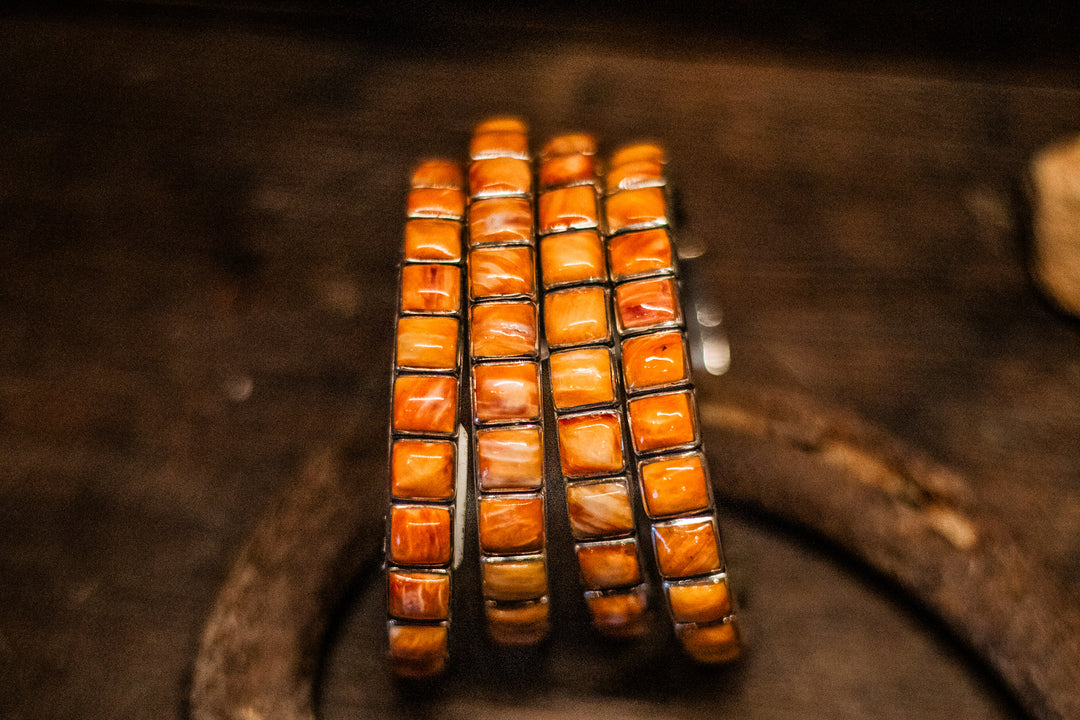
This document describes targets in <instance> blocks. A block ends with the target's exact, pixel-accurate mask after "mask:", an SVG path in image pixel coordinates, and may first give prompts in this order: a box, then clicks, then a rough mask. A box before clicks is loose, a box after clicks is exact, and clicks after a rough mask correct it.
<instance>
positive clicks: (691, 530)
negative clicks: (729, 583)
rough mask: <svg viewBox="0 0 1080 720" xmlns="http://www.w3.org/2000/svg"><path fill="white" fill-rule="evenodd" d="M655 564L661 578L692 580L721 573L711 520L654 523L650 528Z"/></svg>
mask: <svg viewBox="0 0 1080 720" xmlns="http://www.w3.org/2000/svg"><path fill="white" fill-rule="evenodd" d="M652 535H653V546H654V547H655V548H656V564H657V567H658V568H659V569H660V572H661V573H662V574H663V575H664V577H669V578H677V577H691V576H693V575H702V574H704V573H710V572H716V571H718V570H720V569H721V568H720V565H721V562H720V543H719V541H718V540H717V535H716V523H715V521H714V520H713V519H712V518H710V517H691V518H681V519H679V520H671V521H669V522H662V523H656V524H655V525H653V528H652Z"/></svg>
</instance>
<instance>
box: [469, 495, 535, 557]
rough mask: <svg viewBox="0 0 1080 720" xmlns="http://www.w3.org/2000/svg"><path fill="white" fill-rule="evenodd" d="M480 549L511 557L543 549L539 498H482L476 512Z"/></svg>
mask: <svg viewBox="0 0 1080 720" xmlns="http://www.w3.org/2000/svg"><path fill="white" fill-rule="evenodd" d="M477 517H478V524H479V527H480V530H479V535H480V548H481V550H482V551H483V552H485V553H491V554H495V555H511V554H521V553H529V552H538V551H540V550H542V549H543V548H544V499H543V497H541V496H540V495H532V496H526V497H522V496H518V495H485V496H482V497H481V498H480V503H479V509H478V511H477Z"/></svg>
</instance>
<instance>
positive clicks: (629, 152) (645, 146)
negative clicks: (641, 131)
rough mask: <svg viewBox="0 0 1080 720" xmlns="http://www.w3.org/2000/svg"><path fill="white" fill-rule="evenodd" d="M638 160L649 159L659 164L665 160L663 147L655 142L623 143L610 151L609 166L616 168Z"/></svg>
mask: <svg viewBox="0 0 1080 720" xmlns="http://www.w3.org/2000/svg"><path fill="white" fill-rule="evenodd" d="M640 160H651V161H653V162H657V163H660V164H663V163H665V162H666V161H667V160H666V158H665V157H664V148H662V147H660V146H659V145H657V144H656V143H651V142H636V143H631V144H629V145H624V146H623V147H621V148H619V149H618V150H616V151H615V152H614V153H612V155H611V163H610V164H611V167H613V168H617V167H621V166H623V165H626V164H627V163H632V162H638V161H640Z"/></svg>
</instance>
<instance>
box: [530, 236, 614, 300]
mask: <svg viewBox="0 0 1080 720" xmlns="http://www.w3.org/2000/svg"><path fill="white" fill-rule="evenodd" d="M540 268H541V270H542V271H543V276H544V287H554V286H556V285H567V284H570V283H587V282H603V281H604V280H606V279H607V271H606V265H605V261H604V245H603V243H602V242H601V241H600V235H599V234H598V233H597V232H596V231H595V230H579V231H576V232H567V233H557V234H555V235H548V236H547V237H546V238H544V239H543V240H541V241H540Z"/></svg>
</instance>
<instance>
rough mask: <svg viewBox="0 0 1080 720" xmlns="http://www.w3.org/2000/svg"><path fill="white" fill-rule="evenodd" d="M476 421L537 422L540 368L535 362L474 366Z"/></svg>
mask: <svg viewBox="0 0 1080 720" xmlns="http://www.w3.org/2000/svg"><path fill="white" fill-rule="evenodd" d="M473 395H474V398H475V407H474V412H475V415H476V420H477V422H481V423H488V422H515V421H516V422H529V421H532V422H536V421H538V420H539V419H540V367H539V365H538V364H537V363H535V362H516V363H487V364H483V365H475V366H473Z"/></svg>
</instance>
